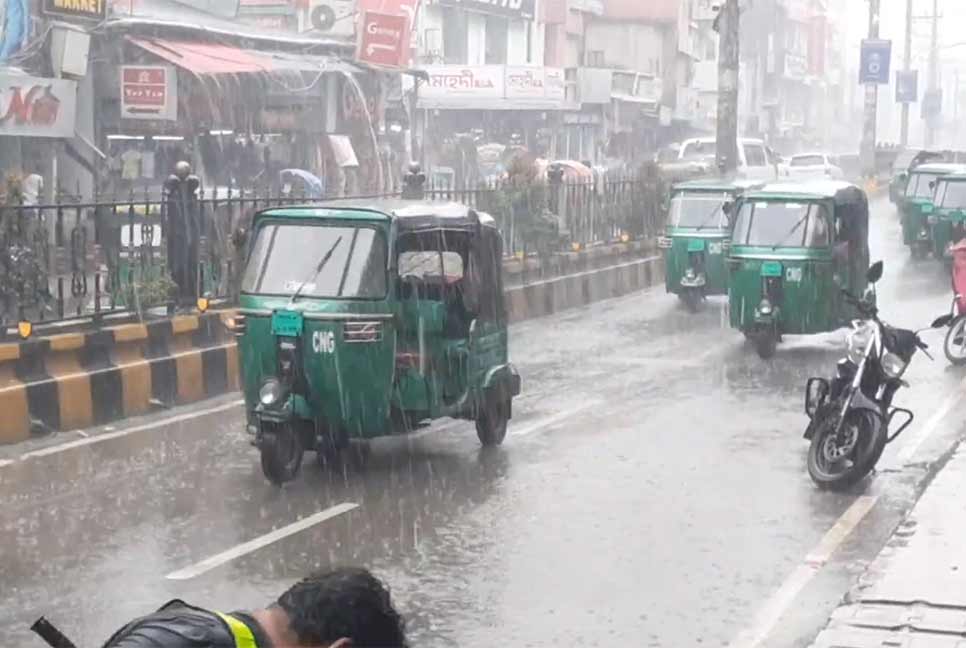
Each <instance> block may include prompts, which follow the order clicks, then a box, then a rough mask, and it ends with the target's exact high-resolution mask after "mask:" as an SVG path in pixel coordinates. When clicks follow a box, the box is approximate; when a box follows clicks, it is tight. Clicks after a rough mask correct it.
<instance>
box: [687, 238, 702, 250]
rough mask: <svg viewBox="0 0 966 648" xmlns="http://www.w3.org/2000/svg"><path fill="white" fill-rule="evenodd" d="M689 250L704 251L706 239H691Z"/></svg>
mask: <svg viewBox="0 0 966 648" xmlns="http://www.w3.org/2000/svg"><path fill="white" fill-rule="evenodd" d="M688 252H704V239H690V240H689V241H688Z"/></svg>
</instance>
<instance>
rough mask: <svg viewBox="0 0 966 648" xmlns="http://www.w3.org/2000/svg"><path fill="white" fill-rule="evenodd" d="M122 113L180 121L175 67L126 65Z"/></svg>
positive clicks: (122, 79) (138, 116) (144, 117)
mask: <svg viewBox="0 0 966 648" xmlns="http://www.w3.org/2000/svg"><path fill="white" fill-rule="evenodd" d="M121 117H123V118H124V119H162V120H166V121H177V120H178V77H177V72H175V69H174V68H173V67H168V66H166V65H122V66H121Z"/></svg>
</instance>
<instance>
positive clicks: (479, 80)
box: [419, 65, 505, 99]
mask: <svg viewBox="0 0 966 648" xmlns="http://www.w3.org/2000/svg"><path fill="white" fill-rule="evenodd" d="M423 70H424V71H425V72H426V73H427V74H428V75H429V82H428V83H423V84H421V85H420V87H419V96H420V97H421V98H423V99H460V98H462V99H465V98H470V99H503V97H504V93H505V89H504V88H505V86H504V78H503V77H504V72H503V66H502V65H475V66H472V65H471V66H461V65H430V66H427V67H425V68H423Z"/></svg>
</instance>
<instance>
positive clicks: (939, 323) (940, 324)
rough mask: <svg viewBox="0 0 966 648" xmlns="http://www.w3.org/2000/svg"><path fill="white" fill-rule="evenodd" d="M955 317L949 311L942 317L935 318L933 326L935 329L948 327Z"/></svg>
mask: <svg viewBox="0 0 966 648" xmlns="http://www.w3.org/2000/svg"><path fill="white" fill-rule="evenodd" d="M954 319H956V318H955V317H954V316H953V315H952V314H950V313H947V314H945V315H943V316H942V317H937V318H936V319H935V320H933V323H932V328H934V329H941V328H946V327H947V326H949V325H950V324H952V323H953V320H954Z"/></svg>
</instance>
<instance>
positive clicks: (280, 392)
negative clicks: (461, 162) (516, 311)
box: [233, 199, 520, 484]
mask: <svg viewBox="0 0 966 648" xmlns="http://www.w3.org/2000/svg"><path fill="white" fill-rule="evenodd" d="M248 244H249V252H248V259H247V263H246V267H245V271H244V276H243V278H242V281H241V296H240V309H239V318H240V320H241V321H240V322H235V323H234V325H233V328H234V329H235V330H236V334H237V335H238V336H239V349H240V357H241V365H242V375H243V388H244V393H245V406H246V409H247V413H248V431H249V434H251V435H252V436H253V444H254V445H255V446H256V447H258V448H259V450H260V452H261V464H262V469H263V471H264V473H265V476H266V477H267V478H268V479H269V480H270V481H271V482H273V483H275V484H281V483H284V482H287V481H290V480H292V479H294V478H295V477H296V476H297V474H298V470H299V467H300V465H301V462H302V456H303V452H304V451H305V450H314V451H315V452H316V453H317V456H318V458H319V461H320V462H321V463H322V464H326V463H328V462H329V461H330V460H333V459H336V458H337V457H338V455H339V454H341V453H342V452H343V451H344V450H348V449H351V450H352V455H353V456H354V457H355V458H356V459H363V458H364V457H365V455H366V452H367V440H369V439H372V438H374V437H379V436H384V435H390V434H398V433H405V432H409V431H411V430H413V429H415V428H417V427H419V426H422V425H425V424H426V423H428V421H430V420H432V419H438V418H441V417H452V418H456V419H465V420H470V421H475V423H476V431H477V435H478V436H479V440H480V442H481V443H482V444H483V445H484V446H494V445H498V444H500V443H502V442H503V440H504V438H505V436H506V434H507V422H508V421H509V419H510V418H511V415H512V401H513V398H514V397H515V396H517V395H519V393H520V376H519V374H518V373H517V370H516V368H515V367H514V366H513V365H512V364H511V363H510V362H509V360H508V349H507V343H508V330H507V312H506V310H505V306H504V300H503V279H502V261H503V248H502V239H501V236H500V232H499V230H498V229H497V227H496V225H495V223H494V221H493V219H492V218H490V217H489V216H487V215H486V214H483V213H478V212H476V211H474V210H473V209H471V208H469V207H466V206H464V205H458V204H453V203H437V202H432V201H425V200H422V199H413V200H405V199H403V200H375V201H364V202H361V201H334V202H330V203H321V204H320V205H316V206H311V207H280V208H274V209H268V210H265V211H262V212H260V213H258V214H257V215H256V216H255V219H254V222H253V225H252V231H251V236H250V241H249V243H248Z"/></svg>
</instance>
